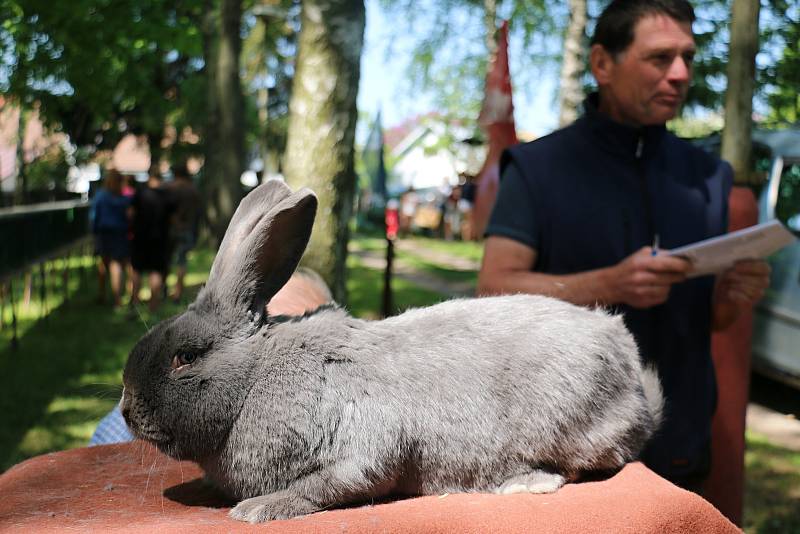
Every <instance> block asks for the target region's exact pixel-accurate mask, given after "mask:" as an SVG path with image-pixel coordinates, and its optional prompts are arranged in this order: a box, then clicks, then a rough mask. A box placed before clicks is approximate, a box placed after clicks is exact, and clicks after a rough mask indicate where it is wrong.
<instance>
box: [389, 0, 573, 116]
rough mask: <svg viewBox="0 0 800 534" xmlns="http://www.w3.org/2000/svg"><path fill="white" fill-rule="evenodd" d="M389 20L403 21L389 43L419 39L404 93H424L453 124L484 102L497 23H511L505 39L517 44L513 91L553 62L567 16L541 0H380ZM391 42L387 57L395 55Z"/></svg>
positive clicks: (561, 8)
mask: <svg viewBox="0 0 800 534" xmlns="http://www.w3.org/2000/svg"><path fill="white" fill-rule="evenodd" d="M382 6H383V9H384V11H385V13H386V15H387V17H388V18H390V19H392V20H397V21H402V22H401V23H399V24H397V25H396V26H395V27H394V35H393V40H396V39H399V38H403V39H405V38H406V36H408V35H419V36H421V37H420V38H419V39H418V40H416V41H415V42H414V43H413V46H412V49H411V59H410V61H409V65H408V73H409V87H408V88H404V90H407V91H414V92H418V91H427V92H428V94H430V95H431V96H432V98H433V101H434V102H433V103H434V106H435V107H436V110H437V111H438V112H440V113H441V114H442V115H444V116H446V117H448V118H453V119H457V120H475V119H476V118H477V116H478V112H479V111H480V106H481V102H482V99H483V91H484V81H485V78H486V67H487V64H488V59H489V55H490V53H491V52H492V47H493V45H494V42H495V31H496V28H497V26H498V20H499V19H501V18H502V19H510V21H511V22H510V27H509V34H510V36H509V41H512V40H514V41H517V42H521V43H522V45H523V46H522V49H524V50H525V54H524V58H512V59H520V61H519V64H520V65H522V66H523V68H522V69H521V70H519V71H517V72H514V73H513V76H514V79H513V82H514V84H515V86H516V87H525V86H526V85H528V84H529V83H531V84H532V83H533V81H534V80H536V79H537V78H538V77H540V74H541V69H542V68H544V67H545V66H547V65H548V64H550V65H551V66H552V63H554V62H555V60H557V58H558V57H559V55H558V47H559V42H558V40H555V41H554V40H553V39H552V36H553V35H556V34H558V32H559V31H561V29H563V28H564V27H565V26H566V21H567V19H568V12H567V11H566V9H565V8H564V6H563V5H562V4H560V3H552V2H544V1H542V0H424V1H419V2H418V1H411V0H403V1H392V0H383V1H382ZM395 46H397V45H396V44H392V43H390V45H389V47H387V54H390V53H394V48H395Z"/></svg>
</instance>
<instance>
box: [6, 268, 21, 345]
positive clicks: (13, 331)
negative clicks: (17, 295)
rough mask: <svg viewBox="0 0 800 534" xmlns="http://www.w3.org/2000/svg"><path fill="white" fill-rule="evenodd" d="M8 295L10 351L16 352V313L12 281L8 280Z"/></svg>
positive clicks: (17, 343)
mask: <svg viewBox="0 0 800 534" xmlns="http://www.w3.org/2000/svg"><path fill="white" fill-rule="evenodd" d="M8 288H9V290H8V294H9V295H11V349H12V350H17V347H18V346H19V341H18V339H17V311H16V306H15V304H16V303H15V301H14V281H13V280H11V279H9V280H8Z"/></svg>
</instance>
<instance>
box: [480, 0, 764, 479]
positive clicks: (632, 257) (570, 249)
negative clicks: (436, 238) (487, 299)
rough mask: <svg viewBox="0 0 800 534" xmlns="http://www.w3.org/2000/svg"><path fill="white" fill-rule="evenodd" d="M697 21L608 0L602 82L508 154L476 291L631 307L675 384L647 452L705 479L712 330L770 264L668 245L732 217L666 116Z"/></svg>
mask: <svg viewBox="0 0 800 534" xmlns="http://www.w3.org/2000/svg"><path fill="white" fill-rule="evenodd" d="M693 21H694V11H693V9H692V7H691V5H689V3H688V2H687V1H686V0H613V1H612V2H611V4H610V5H609V6H608V7H607V8H606V9H605V11H604V12H603V14H602V15H601V17H600V19H599V20H598V23H597V27H596V30H595V35H594V37H593V39H592V42H591V55H590V64H591V69H592V74H593V75H594V78H595V79H596V81H597V85H598V88H599V90H598V92H597V93H594V94H592V95H590V96H589V97H588V98H587V100H586V102H585V114H584V115H583V116H582V117H581V118H579V119H578V120H577V121H576V122H575V123H573V124H572V125H570V126H568V127H566V128H564V129H562V130H559V131H556V132H554V133H552V134H550V135H548V136H545V137H543V138H541V139H538V140H536V141H534V142H532V143H527V144H524V145H518V146H516V147H513V148H511V149H509V150H508V151H506V152H505V153H504V154H503V158H502V160H501V173H502V174H501V182H500V190H499V193H498V198H497V203H496V205H495V209H494V212H493V214H492V217H491V220H490V223H489V226H488V228H487V230H486V235H487V239H486V244H485V251H484V258H483V265H482V266H481V271H480V275H479V281H478V291H479V293H481V294H497V293H519V292H524V293H537V294H544V295H550V296H553V297H557V298H560V299H563V300H567V301H570V302H573V303H576V304H582V305H589V306H594V305H600V306H605V307H608V308H610V309H612V310H613V311H615V312H618V313H622V314H623V315H624V317H625V322H626V324H627V326H628V328H629V329H630V330H631V332H632V333H633V335H634V337H635V338H636V341H637V343H638V345H639V348H640V351H641V354H642V357H643V358H644V359H645V360H646V361H648V362H651V363H653V364H654V365H656V366H657V368H658V370H659V375H660V377H661V381H662V385H663V387H664V392H665V397H666V407H665V420H664V423H663V424H662V427H661V429H660V431H659V432H658V434H657V435H656V436H655V437H654V438H653V439H652V440H651V442H650V444H649V445H648V447H647V449H646V450H645V451H644V453H643V459H644V461H645V463H646V464H647V465H648V466H650V467H651V468H652V469H653V470H655V471H656V472H657V473H659V474H661V475H662V476H664V477H666V478H667V479H669V480H672V481H673V482H675V483H677V484H679V485H681V486H683V487H686V488H689V489H693V490H699V489H700V486H701V483H702V481H703V479H704V478H705V477H706V475H707V474H708V469H709V463H710V458H709V456H710V452H709V451H710V436H711V417H712V415H713V413H714V409H715V406H716V383H715V379H714V369H713V364H712V361H711V347H710V345H711V339H710V338H711V331H712V329H722V328H725V327H727V326H728V325H730V324H731V323H732V322H733V321H734V320H735V318H736V317H737V316H738V314H739V312H740V310H742V309H744V308H746V307H749V306H752V305H753V303H755V302H756V301H757V300H758V299H759V298H761V296H762V295H763V293H764V290H765V289H766V287H767V285H768V282H769V267H768V266H767V264H766V263H765V262H763V261H748V262H740V263H739V264H737V265H736V266H735V267H734V268H732V269H731V270H729V271H727V272H725V273H721V274H720V275H718V276H716V277H713V276H702V277H688V276H689V275H690V273H691V265H690V264H689V263H688V262H686V261H684V260H682V259H679V258H675V257H670V256H669V255H667V254H665V253H663V252H661V248H663V249H670V248H676V247H679V246H681V245H686V244H689V243H693V242H695V241H699V240H702V239H705V238H708V237H712V236H716V235H719V234H722V233H725V231H726V229H727V218H728V213H727V203H728V193H729V192H730V188H731V184H732V174H733V173H732V170H731V167H730V165H728V164H727V163H725V162H723V161H720V160H719V159H718V158H716V157H714V156H712V155H710V154H707V153H705V152H703V151H702V150H700V149H698V148H695V147H693V146H692V145H690V144H689V143H687V142H685V141H682V140H679V139H678V138H677V137H675V136H674V135H672V134H670V133H669V132H667V131H666V128H665V123H666V122H667V121H668V120H669V119H671V118H673V117H675V115H676V114H677V113H678V110H679V108H680V106H681V104H682V103H683V101H684V98H685V96H686V92H687V89H688V86H689V80H690V77H691V68H692V59H693V56H694V54H695V42H694V38H693V35H692V22H693Z"/></svg>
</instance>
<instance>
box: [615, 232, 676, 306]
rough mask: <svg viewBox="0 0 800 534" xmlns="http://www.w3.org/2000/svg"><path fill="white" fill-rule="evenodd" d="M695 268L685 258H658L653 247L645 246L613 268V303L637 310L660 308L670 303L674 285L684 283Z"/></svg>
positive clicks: (663, 256)
mask: <svg viewBox="0 0 800 534" xmlns="http://www.w3.org/2000/svg"><path fill="white" fill-rule="evenodd" d="M691 269H692V265H691V263H689V262H688V261H686V260H684V259H682V258H677V257H672V256H668V255H666V254H661V253H659V254H656V255H655V256H654V255H653V249H652V248H650V247H643V248H641V249H639V251H638V252H635V253H633V254H631V255H630V256H628V257H627V258H625V259H624V260H622V261H621V262H620V263H618V264H617V265H615V266H614V267H612V268H611V271H612V276H611V277H609V282H610V283H611V284H612V286H613V291H614V293H615V295H616V297H615V298H614V299H613V300H614V301H617V302H623V303H625V304H628V305H630V306H633V307H634V308H650V307H652V306H657V305H659V304H662V303H663V302H664V301H666V300H667V297H669V290H670V288H671V287H672V284H675V283H678V282H683V281H684V280H685V279H686V275H687V274H688V273H689V271H691Z"/></svg>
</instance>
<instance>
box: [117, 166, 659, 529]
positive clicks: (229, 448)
mask: <svg viewBox="0 0 800 534" xmlns="http://www.w3.org/2000/svg"><path fill="white" fill-rule="evenodd" d="M316 207H317V200H316V197H315V196H314V194H313V193H312V192H311V191H309V190H308V189H303V190H300V191H297V192H295V193H292V192H291V191H290V189H289V188H288V187H287V186H286V185H284V184H283V183H282V182H279V181H269V182H267V183H265V184H263V185H261V186H260V187H258V188H257V189H255V190H254V191H253V192H251V193H250V194H249V195H248V196H247V197H245V199H244V200H243V201H242V203H241V205H240V206H239V208H238V209H237V211H236V213H235V215H234V217H233V220H232V221H231V223H230V226H229V227H228V231H227V233H226V235H225V238H224V240H223V242H222V245H221V246H220V249H219V252H218V254H217V257H216V259H215V260H214V264H213V266H212V268H211V273H210V275H209V279H208V284H207V285H206V286H205V287H204V288H203V290H202V291H201V292H200V294H199V295H198V297H197V300H196V301H195V302H194V303H193V304H191V305H190V306H189V308H188V309H187V310H186V311H185V312H184V313H182V314H181V315H178V316H176V317H173V318H171V319H168V320H166V321H163V322H162V323H160V324H158V325H156V326H155V327H153V328H152V329H151V330H150V331H149V332H148V333H147V334H146V335H145V336H144V337H143V338H142V339H141V340H140V341H139V342H138V344H137V345H136V347H135V348H134V349H133V351H132V352H131V355H130V358H129V360H128V363H127V365H126V368H125V372H124V385H125V390H124V393H123V398H122V401H121V406H122V412H123V415H124V417H125V420H126V422H127V423H128V425H129V426H130V428H131V429H132V431H133V432H134V434H135V435H136V436H137V437H139V438H142V439H145V440H148V441H150V442H152V443H154V444H155V445H156V446H157V447H158V448H159V449H160V450H161V451H163V452H164V453H166V454H168V455H170V456H172V457H174V458H179V459H185V460H192V461H194V462H197V463H198V464H199V465H200V466H201V467H202V468H203V469H204V470H205V472H206V474H207V477H208V478H209V479H210V480H211V481H212V482H213V483H214V484H216V485H217V486H218V487H219V488H221V489H222V490H223V491H224V492H226V493H227V494H228V495H229V496H231V497H232V498H235V499H237V500H240V501H241V502H239V504H238V505H237V506H236V507H235V508H233V509H232V510H231V512H230V514H231V516H232V517H234V518H237V519H241V520H246V521H251V522H260V521H267V520H271V519H282V518H290V517H294V516H297V515H302V514H309V513H312V512H316V511H319V510H322V509H326V508H330V507H334V506H339V505H344V504H348V503H359V502H368V501H370V500H372V499H377V498H381V497H384V496H387V495H425V494H441V493H445V492H496V493H518V492H531V493H546V492H553V491H556V490H557V489H558V488H560V487H561V486H562V485H563V484H564V483H565V482H566V481H570V480H575V479H576V478H578V477H579V476H580V475H581V474H585V473H587V472H593V471H605V470H616V469H619V468H620V467H621V466H623V465H624V464H625V463H626V462H628V461H630V460H633V459H635V458H636V457H637V455H638V453H639V452H640V450H641V449H642V447H643V446H644V444H645V442H646V441H647V440H648V438H649V437H650V436H651V435H652V434H653V432H654V431H655V430H656V428H657V426H658V424H659V421H660V418H661V410H662V404H663V401H662V393H661V387H660V385H659V382H658V378H657V376H656V374H655V373H654V372H653V371H652V370H650V369H646V368H643V367H642V365H641V363H640V360H639V355H638V351H637V348H636V344H635V342H634V340H633V338H632V337H631V335H630V333H629V332H628V331H627V329H626V328H625V326H624V324H623V321H622V319H621V318H620V317H615V316H611V315H609V314H607V313H605V312H603V311H601V310H590V309H586V308H581V307H577V306H573V305H571V304H567V303H565V302H561V301H558V300H555V299H551V298H546V297H540V296H524V295H516V296H506V297H492V298H481V299H464V300H453V301H449V302H444V303H441V304H438V305H435V306H431V307H429V308H421V309H414V310H410V311H407V312H406V313H404V314H402V315H399V316H397V317H393V318H390V319H386V320H383V321H364V320H360V319H356V318H353V317H351V316H349V315H348V314H347V313H346V312H345V311H344V310H342V309H341V308H339V307H337V306H336V305H334V304H330V305H326V306H323V307H321V308H320V309H318V310H316V311H315V312H313V313H308V314H306V315H304V316H302V317H286V316H276V317H272V316H267V314H266V311H265V310H266V306H265V305H266V303H267V302H268V301H269V300H270V298H271V297H272V296H273V295H275V293H276V292H277V291H278V290H279V289H280V288H281V287H282V286H283V285H284V284H285V283H286V281H287V280H288V279H289V277H290V276H291V274H292V272H293V271H294V269H295V267H296V265H297V263H298V261H299V260H300V257H301V255H302V254H303V251H304V249H305V247H306V245H307V243H308V239H309V236H310V233H311V227H312V225H313V222H314V216H315V212H316Z"/></svg>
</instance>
